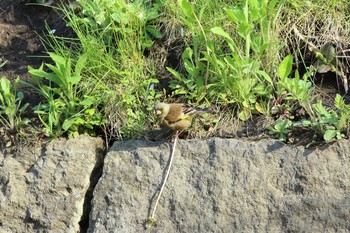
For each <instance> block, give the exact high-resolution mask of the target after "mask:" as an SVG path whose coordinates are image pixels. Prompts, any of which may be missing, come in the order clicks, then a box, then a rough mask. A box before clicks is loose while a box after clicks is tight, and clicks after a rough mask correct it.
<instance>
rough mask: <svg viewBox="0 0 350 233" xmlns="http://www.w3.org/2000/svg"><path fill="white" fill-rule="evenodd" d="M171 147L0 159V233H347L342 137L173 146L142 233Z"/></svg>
mask: <svg viewBox="0 0 350 233" xmlns="http://www.w3.org/2000/svg"><path fill="white" fill-rule="evenodd" d="M171 151H172V143H171V142H150V141H143V140H130V141H123V142H115V143H114V144H113V146H112V148H110V149H109V151H108V152H107V154H106V155H105V156H104V155H103V153H104V152H103V142H102V140H101V139H98V138H89V137H79V138H77V139H70V140H63V139H61V140H57V141H54V142H51V143H49V144H48V145H46V146H42V147H37V148H23V149H21V150H19V151H17V152H16V153H13V154H11V153H10V154H9V153H6V154H1V153H0V188H1V191H0V216H1V217H0V232H86V231H87V232H91V233H92V232H96V233H97V232H99V233H100V232H101V233H102V232H118V233H119V232H121V233H122V232H128V233H132V232H186V233H191V232H349V231H350V221H349V219H350V170H349V168H350V167H349V164H350V142H349V141H345V140H344V141H339V142H337V143H333V144H332V145H327V146H322V147H318V148H313V149H305V148H303V147H295V146H290V145H285V144H283V143H282V142H279V141H275V140H261V141H255V142H253V141H246V140H236V139H219V138H212V139H208V140H186V141H185V140H180V141H179V142H178V145H177V148H176V152H175V157H174V163H173V165H172V168H171V171H170V176H169V179H168V180H167V183H166V186H165V189H164V192H163V194H162V196H161V198H160V202H159V205H158V208H157V211H156V214H155V218H156V224H157V225H156V226H155V227H151V228H147V229H146V228H145V225H146V224H145V223H146V220H147V218H148V217H149V216H150V215H151V212H152V210H153V208H154V204H155V200H156V197H157V194H158V190H159V188H160V186H161V183H162V179H163V178H164V174H165V171H166V168H167V165H168V163H169V157H170V153H171ZM102 165H103V171H102ZM97 180H98V183H97V185H96V186H95V183H96V182H97ZM84 203H85V205H84ZM90 203H91V205H90ZM88 216H89V219H88Z"/></svg>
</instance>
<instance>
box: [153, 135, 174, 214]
mask: <svg viewBox="0 0 350 233" xmlns="http://www.w3.org/2000/svg"><path fill="white" fill-rule="evenodd" d="M178 133H179V131H176V134H175V141H174V145H173V151H172V153H171V155H170V162H169V166H168V170H167V172H166V174H165V177H164V180H163V184H162V187H161V188H160V191H159V194H158V197H157V200H156V202H155V204H154V209H153V212H152V215H151V217H150V218H149V220H151V221H155V218H154V216H155V214H156V210H157V206H158V203H159V200H160V197H161V195H162V192H163V190H164V187H165V184H166V181H167V180H168V176H169V174H170V169H171V165H172V164H173V159H174V154H175V148H176V143H177V140H178V138H179V134H178Z"/></svg>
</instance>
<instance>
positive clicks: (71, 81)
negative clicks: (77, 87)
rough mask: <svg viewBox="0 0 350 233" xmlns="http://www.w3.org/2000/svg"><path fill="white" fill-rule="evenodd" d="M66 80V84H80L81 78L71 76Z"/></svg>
mask: <svg viewBox="0 0 350 233" xmlns="http://www.w3.org/2000/svg"><path fill="white" fill-rule="evenodd" d="M67 79H68V82H70V83H71V84H73V85H74V84H77V83H79V82H80V80H81V76H71V77H68V78H67Z"/></svg>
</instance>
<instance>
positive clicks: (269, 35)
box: [167, 0, 284, 120]
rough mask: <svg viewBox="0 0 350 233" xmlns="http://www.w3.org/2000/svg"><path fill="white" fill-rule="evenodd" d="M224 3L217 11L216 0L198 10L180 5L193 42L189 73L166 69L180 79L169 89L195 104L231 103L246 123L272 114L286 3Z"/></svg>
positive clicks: (186, 56)
mask: <svg viewBox="0 0 350 233" xmlns="http://www.w3.org/2000/svg"><path fill="white" fill-rule="evenodd" d="M222 2H223V4H222V5H221V6H220V9H218V8H217V7H215V6H214V5H215V4H214V2H213V1H209V2H208V1H200V2H198V3H197V4H196V6H194V5H193V4H192V3H190V2H189V1H188V0H179V1H178V5H179V6H180V9H181V10H182V13H181V15H180V19H181V20H182V22H183V25H184V28H185V29H184V31H186V30H189V31H191V32H192V40H189V41H188V42H187V43H188V45H187V47H186V48H185V49H184V52H183V53H182V57H181V58H182V63H183V67H184V69H183V70H175V69H173V68H170V67H168V68H167V69H168V70H169V71H170V72H171V73H172V74H173V75H174V77H175V79H174V80H173V81H172V82H171V83H170V87H172V88H173V89H174V93H175V95H184V96H185V97H186V98H187V99H189V101H191V102H203V101H204V102H206V101H207V102H212V103H225V104H230V106H231V107H232V108H233V109H235V112H237V116H238V118H239V119H241V120H247V119H248V118H249V117H250V116H251V114H252V113H264V114H266V113H267V112H268V101H269V99H271V98H272V94H273V90H274V84H273V77H274V74H273V71H274V68H275V66H276V65H277V62H278V59H276V57H278V52H279V49H280V48H281V46H282V45H281V44H280V42H279V41H277V40H276V39H275V38H276V22H277V18H278V17H279V13H280V11H281V9H282V7H283V5H284V1H282V2H281V1H260V0H252V1H246V0H244V1H243V0H242V1H237V2H234V3H233V2H228V1H222ZM213 4H214V5H213Z"/></svg>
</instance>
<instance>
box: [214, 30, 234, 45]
mask: <svg viewBox="0 0 350 233" xmlns="http://www.w3.org/2000/svg"><path fill="white" fill-rule="evenodd" d="M210 31H211V32H212V33H214V34H216V35H219V36H222V37H224V38H225V39H227V40H228V41H229V42H230V43H233V40H232V38H231V36H230V35H229V34H228V33H227V32H225V31H224V30H223V29H222V28H221V27H213V28H211V29H210Z"/></svg>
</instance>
